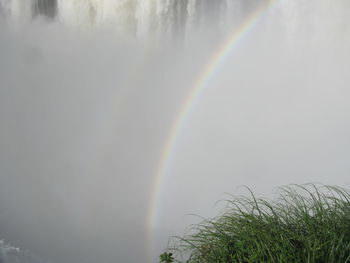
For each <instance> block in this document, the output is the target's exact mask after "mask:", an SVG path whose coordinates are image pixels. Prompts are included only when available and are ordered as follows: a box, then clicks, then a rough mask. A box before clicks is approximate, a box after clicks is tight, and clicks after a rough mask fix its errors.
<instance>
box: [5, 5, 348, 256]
mask: <svg viewBox="0 0 350 263" xmlns="http://www.w3.org/2000/svg"><path fill="white" fill-rule="evenodd" d="M90 2H91V6H90V7H89V8H93V9H92V10H95V11H94V18H93V19H92V18H91V17H89V16H87V15H86V14H87V13H84V12H85V11H86V10H88V9H86V10H85V11H84V9H82V8H88V7H87V6H85V5H81V4H82V3H83V2H81V3H80V2H79V1H75V2H71V3H76V6H75V7H73V5H68V4H67V3H68V2H67V1H64V0H61V1H57V2H56V1H46V2H45V1H36V3H37V5H36V9H34V10H35V11H33V10H32V9H31V8H32V6H30V5H29V6H24V5H23V6H20V5H19V4H18V3H20V2H18V1H15V0H13V1H5V0H2V1H0V17H1V20H0V123H1V132H0V239H2V238H3V239H4V240H5V242H8V243H11V244H13V245H15V246H18V247H21V248H23V249H28V250H30V251H31V253H33V254H35V255H38V256H39V257H40V258H42V259H43V260H44V261H45V262H57V263H61V262H65V263H80V262H84V263H89V262H91V263H96V262H103V263H109V262H121V263H127V262H130V263H135V262H157V261H156V257H157V255H158V254H160V253H161V252H162V250H163V249H165V248H166V246H167V241H168V238H169V237H170V236H172V235H182V234H183V232H184V231H185V229H186V227H187V226H188V225H189V224H191V223H195V222H198V221H199V220H200V219H198V218H196V217H194V216H190V215H189V214H197V215H200V216H204V217H213V216H215V215H216V213H217V212H218V210H220V205H217V206H215V205H214V204H215V202H216V201H217V200H220V199H223V198H227V196H226V195H225V193H230V194H242V193H245V192H244V190H243V189H242V188H240V186H242V185H246V186H249V187H251V188H252V189H253V191H254V192H255V193H256V194H257V195H258V196H271V194H272V193H273V191H274V189H275V188H276V187H278V186H281V185H285V184H290V183H298V184H303V183H308V182H320V183H324V184H335V185H338V186H342V187H349V186H350V182H349V179H348V178H349V177H348V175H347V173H348V171H349V168H350V167H349V165H350V162H349V156H350V138H349V136H348V134H349V132H350V106H349V103H348V101H349V97H350V90H349V89H348V85H349V83H350V75H349V74H348V68H349V66H350V65H349V64H350V62H349V61H350V54H349V52H348V47H349V44H350V41H349V40H350V38H349V33H350V28H349V25H350V23H349V22H350V21H349V12H350V6H349V3H348V2H347V1H346V0H339V1H337V2H336V3H335V2H334V1H331V0H318V1H316V0H280V1H276V2H274V3H272V1H271V3H272V4H271V6H270V8H266V9H265V11H264V14H263V15H262V14H261V15H260V17H259V19H257V21H256V22H255V24H254V26H252V27H251V29H250V30H249V31H247V32H246V33H245V34H244V36H243V37H241V39H240V40H239V41H237V43H236V44H235V46H234V48H232V49H231V51H230V52H229V53H228V55H227V56H226V57H225V60H224V62H223V63H221V65H219V66H217V67H216V70H215V73H213V74H212V75H211V77H210V78H209V80H208V82H207V85H206V86H205V87H204V88H203V89H201V92H200V94H198V96H196V100H195V102H194V103H192V106H191V108H190V111H189V112H188V114H186V118H185V121H184V122H183V123H184V124H183V125H182V126H181V127H180V128H179V132H178V134H177V137H176V138H177V139H176V143H175V144H174V147H173V148H172V150H171V154H170V157H169V158H168V159H169V160H168V162H167V167H166V171H163V172H164V175H163V178H164V179H163V183H162V185H161V191H160V193H161V195H160V196H158V197H159V199H160V200H158V202H157V206H158V207H157V211H158V214H157V215H156V219H157V222H156V225H155V227H154V228H153V227H151V226H150V222H148V221H147V218H148V217H149V213H150V209H151V208H152V203H153V202H154V201H155V200H152V198H153V197H154V193H153V191H154V189H155V184H156V177H157V174H158V173H159V166H160V163H161V162H162V160H163V159H164V155H165V152H164V151H165V150H164V147H165V145H166V143H167V141H168V140H169V135H170V134H171V132H172V131H173V130H172V127H173V125H174V122H175V121H176V119H177V118H178V116H179V112H181V110H182V107H183V106H182V105H183V102H184V101H186V99H187V98H188V94H189V93H190V91H191V90H193V87H194V83H196V81H197V79H198V78H199V77H200V76H201V75H202V74H203V72H204V70H205V68H206V66H207V65H208V63H209V62H210V61H211V58H212V57H213V55H214V54H215V53H217V51H218V49H219V47H220V46H222V44H223V43H224V42H225V41H226V39H227V36H230V35H232V34H233V33H232V32H235V31H237V30H238V29H239V28H240V26H241V24H242V23H243V22H244V21H245V19H246V17H248V16H249V14H251V13H252V12H254V10H255V9H256V8H257V6H258V3H259V1H254V0H250V1H243V0H241V1H240V0H227V1H226V0H225V1H224V0H220V1H217V2H216V3H217V4H213V1H209V0H208V1H207V0H202V1H192V0H188V1H182V2H176V1H175V2H174V1H164V2H162V4H159V3H158V7H159V6H161V7H162V8H160V9H159V10H160V11H159V10H158V13H156V14H155V13H152V12H153V11H150V10H153V9H152V6H153V5H155V3H156V1H144V2H143V6H142V5H141V4H140V2H139V1H124V2H123V3H127V4H125V5H121V7H120V8H119V9H118V8H115V9H113V10H114V12H107V11H106V10H112V9H108V8H107V7H109V8H110V7H111V6H112V5H113V3H112V2H111V1H107V0H106V1H105V2H103V3H102V2H101V5H99V4H97V2H95V1H89V3H90ZM267 2H268V1H266V3H267ZM45 3H47V5H45ZM49 3H51V4H54V5H49ZM79 3H80V5H79ZM85 3H87V2H85ZM118 3H119V2H118ZM120 3H121V2H120ZM136 3H137V4H136ZM177 3H178V4H177ZM57 4H58V5H57ZM163 4H164V6H163ZM185 4H186V5H185ZM56 5H57V6H58V7H61V8H62V9H60V8H58V7H57V6H56ZM139 5H141V6H139ZM63 7H64V8H63ZM102 7H103V8H104V9H103V8H102ZM74 8H76V9H74ZM79 8H80V9H79ZM99 8H101V9H99ZM191 8H192V9H191ZM136 9H137V10H138V12H136V11H135V10H136ZM62 10H63V11H62ZM67 10H69V12H68V11H67ZM78 10H80V12H81V13H79V14H77V12H78ZM89 10H90V9H89ZM101 10H104V11H103V12H102V11H101ZM140 10H143V11H144V12H145V13H142V15H140V14H141V13H140ZM145 10H146V11H147V10H148V11H147V12H146V11H145ZM169 10H170V11H169ZM86 12H87V11H86ZM133 12H136V13H135V14H134V13H133ZM88 13H89V14H91V12H90V11H89V12H88ZM1 14H2V15H1ZM130 14H133V15H130ZM184 14H185V15H184ZM153 16H155V17H153ZM130 17H131V18H132V19H131V18H130ZM111 18H113V19H114V18H116V19H115V20H111ZM111 21H112V22H111ZM0 261H1V260H0ZM5 262H6V261H5ZM8 262H10V261H8ZM8 262H6V263H8ZM23 262H26V261H23ZM28 262H30V261H28Z"/></svg>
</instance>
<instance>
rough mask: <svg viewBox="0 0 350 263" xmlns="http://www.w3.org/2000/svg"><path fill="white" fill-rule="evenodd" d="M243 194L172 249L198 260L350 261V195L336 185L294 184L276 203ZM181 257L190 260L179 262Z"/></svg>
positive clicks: (280, 192)
mask: <svg viewBox="0 0 350 263" xmlns="http://www.w3.org/2000/svg"><path fill="white" fill-rule="evenodd" d="M247 189H248V191H249V197H245V196H238V197H232V200H228V201H227V203H228V206H227V208H226V209H225V211H224V213H223V214H221V215H220V216H218V217H217V218H214V219H212V220H203V222H201V223H200V224H198V225H194V226H192V228H191V233H192V234H189V235H187V236H185V237H175V240H176V242H175V245H174V247H173V248H171V249H168V250H170V251H172V252H173V253H174V255H175V256H176V258H177V261H174V262H192V263H231V262H232V263H262V262H266V263H293V262H295V263H301V262H302V263H347V262H349V263H350V194H349V192H348V191H347V190H345V189H343V188H340V187H335V186H326V185H321V186H316V185H314V184H307V185H291V186H284V187H281V188H279V189H278V191H277V194H278V198H277V199H276V200H275V201H268V200H266V199H262V198H257V197H255V196H254V194H253V192H252V191H251V190H250V189H249V188H247ZM179 258H186V260H184V261H179V260H178V259H179Z"/></svg>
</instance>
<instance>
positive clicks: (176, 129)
mask: <svg viewBox="0 0 350 263" xmlns="http://www.w3.org/2000/svg"><path fill="white" fill-rule="evenodd" d="M279 1H281V0H268V1H267V2H266V1H262V2H263V3H262V4H261V5H259V6H258V7H257V8H256V9H255V10H254V11H253V12H252V13H251V14H250V15H249V16H247V17H246V18H245V19H244V21H243V22H242V24H241V25H240V26H239V27H238V28H236V29H235V30H234V32H232V33H231V34H230V35H229V37H228V38H227V39H226V41H225V42H224V43H223V44H222V45H221V46H220V47H219V49H218V50H217V52H216V53H214V54H213V55H212V56H211V58H210V60H209V62H208V63H207V65H206V67H205V68H204V70H203V71H202V73H201V74H200V75H199V76H198V78H197V79H196V81H195V82H194V84H193V86H192V88H191V89H190V91H189V94H188V95H187V96H186V98H185V99H184V101H183V103H182V104H181V106H180V110H179V112H178V114H177V115H176V118H175V120H174V122H173V125H172V126H171V129H170V132H169V134H168V136H167V138H166V140H165V143H164V146H163V150H162V151H161V157H160V160H159V164H158V166H157V172H156V177H155V179H154V184H153V189H151V193H152V196H151V202H150V208H149V213H148V215H147V226H148V227H149V231H150V233H149V235H150V236H149V243H150V245H151V246H153V242H154V230H155V228H156V226H157V225H158V221H157V220H158V217H159V213H160V211H159V207H160V200H161V196H162V186H163V185H164V183H165V179H166V176H167V175H168V174H169V173H168V169H169V165H170V163H171V160H172V156H173V153H174V151H175V148H176V145H177V142H178V138H179V135H180V134H181V132H182V130H183V128H184V126H185V123H186V121H187V119H188V118H189V116H190V112H191V110H192V109H193V108H194V106H195V105H196V104H197V103H198V100H199V98H200V95H201V94H202V93H203V92H204V90H205V88H207V87H208V86H209V83H210V81H211V79H212V78H213V76H214V75H215V74H216V73H217V72H219V70H220V68H221V66H222V65H223V64H224V63H225V60H226V59H227V57H228V56H229V54H230V53H231V52H232V51H233V50H234V48H235V47H237V46H238V44H239V42H240V41H241V40H242V39H243V38H244V36H246V35H247V34H248V33H249V32H250V31H251V30H252V29H253V28H254V26H255V25H256V24H257V23H258V22H259V21H261V20H262V18H263V17H264V16H265V15H266V14H267V13H268V11H269V10H270V9H271V8H272V7H273V6H275V4H276V3H277V2H279ZM153 249H154V248H153V247H151V248H150V250H151V251H152V250H153Z"/></svg>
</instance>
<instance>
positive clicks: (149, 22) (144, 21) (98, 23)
mask: <svg viewBox="0 0 350 263" xmlns="http://www.w3.org/2000/svg"><path fill="white" fill-rule="evenodd" d="M248 1H249V2H251V1H254V2H256V0H248ZM240 2H242V0H216V1H212V0H25V1H23V0H0V9H1V10H2V13H3V14H4V16H5V18H6V19H7V20H8V21H9V22H11V23H17V24H18V23H19V24H23V23H28V22H30V21H31V20H33V19H36V17H38V16H41V17H47V18H52V19H54V20H55V21H58V22H59V23H62V24H64V25H67V26H70V27H73V28H100V27H109V28H113V29H115V30H116V31H118V32H123V33H125V32H127V33H132V34H135V35H137V36H139V37H145V36H149V35H152V36H154V35H155V36H172V35H174V34H180V35H184V34H186V32H187V34H190V33H189V32H191V31H192V30H193V29H194V28H198V27H199V26H202V27H204V24H205V23H207V22H208V21H211V22H212V24H214V25H217V24H221V25H223V24H225V23H232V21H234V19H232V17H237V16H236V13H237V14H238V13H239V12H240V11H239V10H238V9H239V8H240ZM243 2H244V1H243Z"/></svg>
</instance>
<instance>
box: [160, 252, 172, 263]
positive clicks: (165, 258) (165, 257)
mask: <svg viewBox="0 0 350 263" xmlns="http://www.w3.org/2000/svg"><path fill="white" fill-rule="evenodd" d="M159 259H160V261H159V263H163V262H164V263H172V262H174V257H173V253H168V252H164V253H163V254H161V255H160V256H159Z"/></svg>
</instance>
